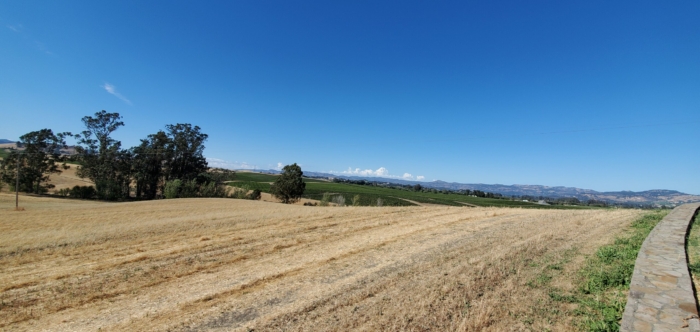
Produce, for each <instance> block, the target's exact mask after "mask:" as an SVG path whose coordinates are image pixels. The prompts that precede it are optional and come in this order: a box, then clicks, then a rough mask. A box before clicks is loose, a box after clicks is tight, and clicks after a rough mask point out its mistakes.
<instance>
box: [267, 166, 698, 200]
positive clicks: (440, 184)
mask: <svg viewBox="0 0 700 332" xmlns="http://www.w3.org/2000/svg"><path fill="white" fill-rule="evenodd" d="M259 172H263V173H272V174H278V173H280V172H279V171H277V170H259ZM304 175H307V176H310V177H326V178H343V179H349V180H367V181H377V182H385V183H396V184H404V185H415V184H420V185H421V186H423V187H427V188H435V189H449V190H466V189H468V190H481V191H485V192H491V193H498V194H501V195H504V196H534V197H539V196H542V197H549V198H560V197H576V198H578V199H580V200H601V201H608V202H614V203H638V204H665V205H679V204H683V203H690V202H700V196H698V195H691V194H686V193H682V192H679V191H677V190H666V189H653V190H646V191H638V192H635V191H608V192H599V191H595V190H591V189H581V188H574V187H564V186H557V187H550V186H542V185H521V184H514V185H503V184H483V183H458V182H445V181H440V180H437V181H431V182H419V181H409V180H403V179H393V178H382V177H366V176H346V175H340V174H331V173H320V172H306V171H305V172H304Z"/></svg>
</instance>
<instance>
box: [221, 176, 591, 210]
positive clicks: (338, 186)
mask: <svg viewBox="0 0 700 332" xmlns="http://www.w3.org/2000/svg"><path fill="white" fill-rule="evenodd" d="M275 179H277V176H276V175H270V174H261V173H252V172H241V173H237V174H236V181H234V182H231V183H229V184H230V185H232V186H236V187H243V188H247V189H249V190H254V189H258V190H260V191H262V192H266V193H269V192H270V183H272V182H274V181H275ZM304 181H305V182H306V190H305V192H304V195H303V197H304V198H309V199H316V200H321V199H322V198H323V195H324V194H325V193H330V194H334V195H342V196H343V197H345V202H346V204H352V202H353V200H354V198H355V196H356V195H359V196H360V197H359V198H360V200H359V202H360V204H359V205H361V206H376V205H377V201H378V199H381V201H382V203H381V204H382V205H384V206H411V205H415V204H413V203H411V202H409V201H407V200H410V201H415V202H418V203H424V204H438V205H448V206H465V205H476V206H483V207H522V208H537V209H589V208H590V207H587V206H562V205H539V204H535V203H531V202H523V201H513V200H509V199H496V198H480V197H472V196H467V195H458V194H446V193H430V192H415V191H409V190H401V189H394V188H385V187H375V186H363V185H357V184H347V183H335V182H328V181H322V180H318V179H309V178H305V179H304Z"/></svg>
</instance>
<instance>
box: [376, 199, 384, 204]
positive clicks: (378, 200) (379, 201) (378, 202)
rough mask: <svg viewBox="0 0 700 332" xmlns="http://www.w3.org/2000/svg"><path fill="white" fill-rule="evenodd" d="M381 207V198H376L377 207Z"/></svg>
mask: <svg viewBox="0 0 700 332" xmlns="http://www.w3.org/2000/svg"><path fill="white" fill-rule="evenodd" d="M382 205H384V201H383V200H382V198H381V197H378V198H377V206H382Z"/></svg>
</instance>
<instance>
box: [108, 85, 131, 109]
mask: <svg viewBox="0 0 700 332" xmlns="http://www.w3.org/2000/svg"><path fill="white" fill-rule="evenodd" d="M102 87H103V88H104V89H105V91H107V92H108V93H109V94H111V95H114V96H115V97H117V98H119V99H121V100H122V101H123V102H125V103H126V104H127V105H131V101H130V100H129V99H127V98H126V97H124V96H122V94H121V93H119V92H118V91H117V87H115V86H114V85H112V84H109V83H106V82H105V85H102Z"/></svg>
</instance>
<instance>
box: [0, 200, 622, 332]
mask: <svg viewBox="0 0 700 332" xmlns="http://www.w3.org/2000/svg"><path fill="white" fill-rule="evenodd" d="M7 196H9V195H7ZM57 201H59V202H57ZM6 202H9V197H3V195H0V204H5V203H6ZM26 202H27V206H28V207H29V209H28V211H26V212H25V213H22V214H10V213H9V212H7V213H5V212H0V213H2V214H3V215H2V218H0V267H2V271H3V272H2V274H0V286H1V288H0V289H2V292H0V299H2V305H3V307H2V310H1V311H0V322H3V323H2V324H3V328H5V329H7V328H10V329H19V330H26V329H37V328H40V329H64V330H65V329H67V330H94V329H97V328H102V329H103V330H106V329H111V330H123V329H148V330H165V329H173V328H175V329H177V328H187V327H188V326H189V327H192V328H195V329H203V328H206V329H217V328H221V329H224V330H230V329H234V330H235V329H241V330H244V329H245V328H247V327H258V328H260V329H262V330H266V329H268V328H270V329H275V328H284V329H289V330H303V329H305V328H309V326H314V327H323V328H324V329H325V328H327V329H329V330H334V329H335V330H338V329H340V330H344V329H375V328H382V329H407V330H411V329H413V330H415V329H421V328H427V327H431V326H432V327H447V328H450V329H470V328H476V327H484V326H488V327H497V326H501V325H499V324H501V323H499V322H501V320H499V319H495V318H494V317H498V315H500V314H505V315H506V316H507V315H508V313H509V312H515V314H521V313H518V312H517V310H516V311H513V310H510V311H503V310H501V309H499V308H500V307H502V306H509V305H511V304H509V303H511V302H512V301H511V302H508V301H509V300H508V299H510V298H514V299H520V300H522V301H526V300H527V298H528V297H527V295H528V294H527V291H523V290H522V285H521V284H522V283H523V282H524V281H523V280H526V279H527V278H525V276H524V275H525V272H523V271H526V270H527V269H526V268H524V267H526V266H527V264H528V263H527V262H529V261H530V260H532V259H537V258H538V257H542V256H543V255H547V254H551V253H556V252H558V251H559V250H564V248H566V247H567V246H570V245H572V244H571V243H573V244H576V245H578V246H581V245H582V244H583V245H585V243H586V241H591V240H592V239H594V240H598V239H599V238H604V237H609V236H611V235H609V234H613V233H614V232H615V230H616V229H618V228H620V227H621V226H622V225H624V224H625V222H628V221H629V220H631V218H632V217H633V215H634V214H635V213H634V212H631V211H627V210H625V211H549V210H520V209H485V208H459V207H440V208H434V207H404V208H388V207H382V208H376V207H375V208H369V207H366V208H360V207H347V208H321V207H316V208H309V207H302V206H285V205H282V204H273V203H265V202H252V201H242V200H228V199H186V200H172V201H168V200H166V201H152V202H135V203H118V204H113V203H98V202H83V201H71V200H52V199H47V198H31V199H30V198H27V200H26ZM203 239H206V240H203ZM518 294H520V295H518ZM466 301H468V302H469V304H468V305H467V304H465V303H466ZM523 303H527V302H523ZM465 306H466V307H468V308H467V309H468V310H466V311H465V310H464V309H465ZM358 317H360V318H358ZM421 317H422V318H421ZM430 317H432V318H430ZM448 318H449V319H448ZM505 321H508V319H506V320H505ZM516 321H518V320H517V319H516ZM441 322H442V323H441ZM447 322H449V324H448V323H447Z"/></svg>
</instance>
